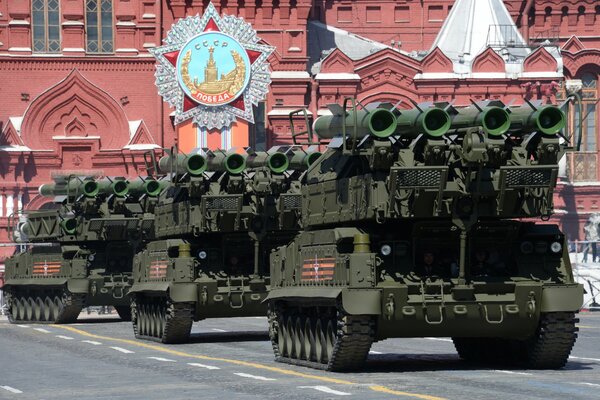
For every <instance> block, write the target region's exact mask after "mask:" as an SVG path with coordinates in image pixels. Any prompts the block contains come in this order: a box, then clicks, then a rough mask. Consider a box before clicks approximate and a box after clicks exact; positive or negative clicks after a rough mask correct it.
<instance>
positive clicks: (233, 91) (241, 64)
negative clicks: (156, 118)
mask: <svg viewBox="0 0 600 400" xmlns="http://www.w3.org/2000/svg"><path fill="white" fill-rule="evenodd" d="M259 41H260V38H259V37H258V36H257V35H256V31H255V30H254V29H253V28H252V26H251V25H250V24H249V23H248V22H246V21H244V20H243V19H242V18H238V17H234V16H231V15H223V16H222V17H221V16H219V13H218V12H217V10H216V9H215V7H214V6H213V5H212V3H210V4H209V5H208V7H207V9H206V12H205V13H204V15H203V16H202V17H200V16H198V15H196V16H194V17H186V18H184V19H181V20H179V21H178V22H176V23H175V24H174V25H173V27H172V28H171V30H170V31H169V32H168V33H167V37H166V39H164V43H165V44H164V45H163V46H160V47H155V48H152V49H150V53H151V54H152V55H153V56H154V57H155V58H156V60H157V65H156V74H155V76H156V86H157V87H158V93H159V94H160V95H161V96H162V97H163V99H164V100H165V101H166V102H167V103H168V104H169V105H170V106H171V107H174V108H175V123H176V124H179V123H181V122H183V121H186V120H188V119H192V120H193V121H194V122H195V123H197V124H198V125H200V126H203V127H206V128H207V129H222V128H226V127H229V126H230V125H231V123H232V122H234V121H235V120H236V118H242V119H245V120H246V121H248V122H254V116H253V113H252V106H253V105H257V104H258V103H259V102H260V101H262V100H264V99H265V98H266V96H267V93H268V91H269V85H270V83H271V73H270V71H269V64H268V62H267V58H268V57H269V56H270V55H271V53H272V52H273V51H274V48H273V47H271V46H267V45H263V44H259Z"/></svg>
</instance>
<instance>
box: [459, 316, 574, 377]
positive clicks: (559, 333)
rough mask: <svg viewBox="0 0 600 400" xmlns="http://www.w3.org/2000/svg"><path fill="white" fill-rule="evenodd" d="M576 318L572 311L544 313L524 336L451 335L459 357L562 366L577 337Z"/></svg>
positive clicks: (495, 361)
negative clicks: (520, 338) (531, 334)
mask: <svg viewBox="0 0 600 400" xmlns="http://www.w3.org/2000/svg"><path fill="white" fill-rule="evenodd" d="M577 322H578V319H577V318H575V314H574V313H572V312H554V313H544V314H542V315H541V317H540V322H539V325H538V328H537V330H536V332H535V334H534V335H533V336H531V337H530V338H528V339H527V340H510V339H502V338H452V340H453V342H454V347H456V351H457V352H458V355H459V356H460V358H462V359H463V360H465V361H469V362H476V363H486V364H496V365H497V364H512V365H518V366H521V367H526V368H532V369H558V368H562V367H564V366H565V364H566V363H567V361H568V359H569V354H570V353H571V349H572V348H573V345H574V344H575V340H576V339H577V331H578V328H577V327H576V326H575V324H576V323H577Z"/></svg>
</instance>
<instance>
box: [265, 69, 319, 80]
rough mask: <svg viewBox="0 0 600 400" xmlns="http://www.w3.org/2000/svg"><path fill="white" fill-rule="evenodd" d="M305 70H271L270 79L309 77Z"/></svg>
mask: <svg viewBox="0 0 600 400" xmlns="http://www.w3.org/2000/svg"><path fill="white" fill-rule="evenodd" d="M309 78H310V75H309V74H308V72H306V71H272V72H271V79H309Z"/></svg>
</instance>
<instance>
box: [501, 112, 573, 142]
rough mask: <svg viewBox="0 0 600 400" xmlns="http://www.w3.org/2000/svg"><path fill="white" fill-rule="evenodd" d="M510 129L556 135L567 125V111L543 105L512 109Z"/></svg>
mask: <svg viewBox="0 0 600 400" xmlns="http://www.w3.org/2000/svg"><path fill="white" fill-rule="evenodd" d="M510 112H511V113H510V130H511V131H520V132H522V133H529V132H534V131H538V132H542V133H543V134H545V135H549V136H552V135H556V134H557V133H558V132H560V130H561V129H562V128H564V127H565V124H566V118H565V113H564V112H562V110H561V109H560V108H558V107H555V106H542V107H539V108H538V109H532V107H530V106H521V107H515V108H511V109H510Z"/></svg>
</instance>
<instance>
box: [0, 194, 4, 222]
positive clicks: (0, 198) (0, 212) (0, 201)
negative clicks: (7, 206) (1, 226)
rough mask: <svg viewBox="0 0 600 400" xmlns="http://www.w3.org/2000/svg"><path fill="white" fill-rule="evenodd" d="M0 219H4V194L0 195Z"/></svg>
mask: <svg viewBox="0 0 600 400" xmlns="http://www.w3.org/2000/svg"><path fill="white" fill-rule="evenodd" d="M0 217H4V194H0Z"/></svg>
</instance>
